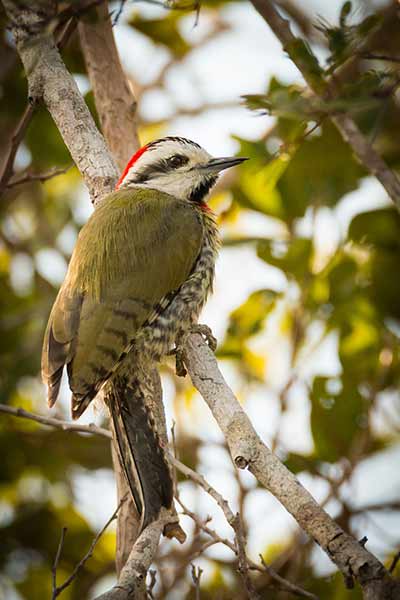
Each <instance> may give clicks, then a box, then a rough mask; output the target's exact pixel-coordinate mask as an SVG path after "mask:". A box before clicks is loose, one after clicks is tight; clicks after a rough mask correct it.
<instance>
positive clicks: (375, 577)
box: [185, 334, 400, 600]
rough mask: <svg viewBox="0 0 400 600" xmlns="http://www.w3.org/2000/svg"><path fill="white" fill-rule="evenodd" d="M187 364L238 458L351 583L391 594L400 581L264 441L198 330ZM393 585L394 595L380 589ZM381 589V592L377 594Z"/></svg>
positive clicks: (367, 591)
mask: <svg viewBox="0 0 400 600" xmlns="http://www.w3.org/2000/svg"><path fill="white" fill-rule="evenodd" d="M185 365H186V368H187V370H188V373H189V375H190V377H191V379H192V382H193V385H194V386H195V387H196V388H197V390H198V391H199V392H200V394H201V395H202V396H203V398H204V400H205V401H206V403H207V404H208V406H209V408H210V410H211V411H212V413H213V415H214V417H215V419H216V421H217V423H218V425H219V427H220V428H221V430H222V432H223V434H224V436H225V439H226V442H227V444H228V448H229V451H230V453H231V456H232V460H233V462H234V464H235V465H236V466H237V467H238V468H239V469H245V468H248V469H249V471H250V472H251V473H253V475H254V476H255V477H256V479H257V480H258V481H259V482H260V484H261V485H262V486H263V487H265V488H266V489H267V490H269V491H270V492H271V493H272V494H273V495H274V496H275V498H276V499H277V500H279V502H280V503H281V504H282V505H283V506H284V507H285V508H286V510H287V511H288V512H289V513H290V514H291V515H292V516H293V517H294V518H295V520H296V521H297V523H298V524H299V525H300V527H301V528H302V529H303V530H304V531H305V532H307V533H308V534H309V535H310V536H311V537H312V538H313V539H314V540H315V541H316V542H317V543H318V544H319V545H320V546H321V548H322V549H323V550H324V551H325V552H326V554H327V555H328V556H329V558H330V559H331V560H332V561H333V562H334V563H335V564H336V566H337V567H338V569H339V570H340V571H341V572H342V574H343V576H344V578H345V581H346V583H347V585H348V586H349V587H351V586H352V585H353V580H354V579H356V580H357V581H358V582H359V583H360V584H361V586H362V587H363V591H364V598H366V599H368V600H369V599H372V598H375V600H377V599H378V598H381V597H382V598H386V597H387V598H391V597H393V599H394V598H395V597H396V596H395V594H396V593H397V594H399V593H400V584H398V583H397V582H395V581H394V580H393V579H391V577H390V575H389V573H388V572H387V571H386V569H385V568H384V566H383V565H382V564H381V563H380V562H379V561H378V560H377V559H376V558H375V556H373V555H372V554H371V553H369V552H368V551H367V550H366V549H365V548H364V547H363V546H361V545H360V544H359V543H358V542H357V540H355V539H354V538H352V537H351V536H350V535H349V534H347V533H345V532H344V531H343V530H342V529H341V528H340V527H339V525H337V524H336V523H335V522H334V521H333V519H332V518H331V517H330V516H329V515H328V514H327V513H326V512H325V511H324V510H323V508H321V506H320V505H319V504H318V503H317V502H316V500H315V499H314V498H313V497H312V496H311V494H310V493H309V492H308V491H307V490H306V489H305V488H304V487H303V486H302V485H301V483H300V482H299V481H298V479H297V478H296V477H295V475H293V473H291V472H290V471H289V470H288V469H287V468H286V467H285V465H284V464H283V463H281V461H280V460H279V459H278V458H277V457H276V456H275V455H274V454H273V453H272V452H271V451H270V450H269V448H268V447H267V446H266V445H265V444H264V443H263V442H262V441H261V439H260V438H259V436H258V435H257V433H256V431H255V430H254V428H253V426H252V424H251V422H250V420H249V418H248V416H247V415H246V413H245V412H244V410H243V409H242V407H241V405H240V404H239V402H238V400H237V399H236V398H235V396H234V394H233V392H232V390H231V389H230V388H229V387H228V385H227V383H226V382H225V380H224V378H223V376H222V374H221V372H220V371H219V369H218V365H217V361H216V359H215V357H214V355H213V353H212V352H211V350H210V349H209V348H208V346H207V345H206V343H205V342H204V341H203V339H202V337H201V336H200V335H198V334H192V335H191V336H190V337H189V339H188V341H187V344H186V347H185ZM384 590H389V591H390V592H391V593H393V596H384V595H380V594H383V593H384ZM373 594H375V595H373Z"/></svg>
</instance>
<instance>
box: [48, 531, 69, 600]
mask: <svg viewBox="0 0 400 600" xmlns="http://www.w3.org/2000/svg"><path fill="white" fill-rule="evenodd" d="M66 533H67V528H66V527H63V528H62V530H61V537H60V542H59V544H58V548H57V553H56V557H55V559H54V563H53V566H52V569H51V574H52V585H53V591H52V596H51V599H52V600H55V598H57V596H58V593H57V568H58V563H59V562H60V558H61V553H62V549H63V547H64V540H65V535H66Z"/></svg>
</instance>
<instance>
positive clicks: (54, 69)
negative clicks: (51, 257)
mask: <svg viewBox="0 0 400 600" xmlns="http://www.w3.org/2000/svg"><path fill="white" fill-rule="evenodd" d="M3 4H4V7H5V9H6V11H7V13H8V16H9V18H10V21H11V23H12V31H13V34H14V38H15V42H16V45H17V49H18V52H19V55H20V57H21V60H22V62H23V65H24V68H25V73H26V74H27V77H28V85H29V99H30V101H31V102H33V103H36V102H44V104H45V105H46V107H47V109H48V110H49V112H50V114H51V116H52V117H53V119H54V122H55V124H56V125H57V127H58V129H59V131H60V133H61V135H62V137H63V139H64V142H65V144H66V146H67V147H68V150H69V151H70V153H71V156H72V158H73V160H74V162H75V164H76V165H77V167H78V169H79V170H80V172H81V173H82V176H83V177H84V180H85V183H86V185H87V187H88V189H89V193H90V196H91V198H92V201H93V203H94V204H96V202H98V201H99V200H100V199H101V198H102V197H103V196H104V195H105V194H107V193H109V192H110V191H111V190H112V189H113V188H114V186H115V182H116V179H117V176H118V172H117V169H116V166H115V163H114V160H113V158H112V156H111V155H110V153H109V152H108V149H107V146H106V144H105V141H104V138H103V136H102V135H101V134H100V132H99V131H98V129H97V127H96V125H95V123H94V121H93V119H92V116H91V114H90V112H89V109H88V108H87V106H86V104H85V102H84V100H83V98H82V96H81V94H80V93H79V90H78V87H77V85H76V83H75V81H74V79H73V77H72V76H71V75H70V73H69V72H68V71H67V69H66V67H65V65H64V63H63V61H62V60H61V57H60V54H59V52H58V50H57V47H56V45H55V43H54V40H53V37H52V35H51V32H50V28H49V27H45V28H43V27H41V19H43V13H42V12H40V13H39V14H38V11H37V12H35V8H34V7H33V8H30V9H29V10H26V9H25V8H20V7H19V6H18V3H14V2H13V1H12V0H4V1H3ZM32 4H33V3H32ZM24 6H28V5H27V4H24ZM42 8H43V6H42ZM88 150H89V151H88Z"/></svg>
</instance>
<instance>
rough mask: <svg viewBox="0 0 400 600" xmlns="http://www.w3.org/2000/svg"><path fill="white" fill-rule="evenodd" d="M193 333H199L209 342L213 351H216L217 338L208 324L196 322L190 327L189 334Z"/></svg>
mask: <svg viewBox="0 0 400 600" xmlns="http://www.w3.org/2000/svg"><path fill="white" fill-rule="evenodd" d="M191 333H199V334H200V335H201V336H202V337H203V338H204V339H205V341H206V342H207V344H208V347H209V348H210V350H212V351H213V352H215V351H216V349H217V338H216V337H215V336H214V335H213V332H212V331H211V329H210V327H209V326H208V325H200V324H199V323H195V324H194V325H192V326H191V328H190V329H189V332H188V334H191Z"/></svg>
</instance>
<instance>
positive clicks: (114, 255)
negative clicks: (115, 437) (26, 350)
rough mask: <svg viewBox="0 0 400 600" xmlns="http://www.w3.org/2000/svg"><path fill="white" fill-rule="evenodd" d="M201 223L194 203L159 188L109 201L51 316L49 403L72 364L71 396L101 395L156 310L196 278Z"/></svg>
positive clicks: (95, 217)
mask: <svg viewBox="0 0 400 600" xmlns="http://www.w3.org/2000/svg"><path fill="white" fill-rule="evenodd" d="M202 219H203V217H202V215H201V214H200V213H199V212H198V210H197V209H196V208H195V207H194V206H193V205H191V204H190V203H188V202H185V201H182V200H178V199H176V198H174V197H172V196H169V195H167V194H163V193H161V192H158V191H155V190H145V189H140V188H135V189H127V190H120V191H117V192H114V193H113V194H110V195H109V196H108V197H107V198H105V199H104V201H103V203H102V204H101V206H99V208H97V209H96V211H95V212H94V213H93V214H92V216H91V217H90V219H89V221H88V222H87V223H86V225H85V226H84V227H83V228H82V230H81V232H80V235H79V238H78V241H77V244H76V247H75V250H74V252H73V255H72V258H71V262H70V265H69V269H68V273H67V276H66V279H65V281H64V284H63V286H62V288H61V290H60V292H59V294H58V296H57V299H56V302H55V304H54V306H53V309H52V312H51V315H50V319H49V324H48V327H47V331H46V336H45V340H44V346H43V357H42V374H43V379H44V381H46V382H47V383H49V384H51V386H52V387H50V388H49V403H50V404H53V403H54V402H55V400H56V397H57V394H58V388H59V383H60V380H61V374H62V369H63V366H64V365H65V364H69V380H70V387H71V389H72V391H73V392H74V393H75V394H76V395H77V396H79V395H85V396H88V400H90V398H91V397H93V396H94V395H95V393H96V386H97V385H98V383H99V382H100V383H101V382H102V381H104V380H105V379H107V375H109V374H110V373H111V370H112V369H113V367H114V365H115V364H116V362H117V360H118V357H119V356H120V355H121V354H122V352H123V351H124V350H125V349H126V346H127V341H131V340H132V339H133V338H134V336H135V333H136V331H137V330H138V329H140V327H141V325H142V324H143V323H144V322H145V321H146V319H148V318H149V317H150V316H151V314H152V312H153V307H154V306H155V305H157V304H158V303H159V302H160V301H161V300H162V298H163V297H164V296H166V295H167V294H168V293H169V292H172V291H174V290H177V289H178V288H179V287H180V286H181V285H182V283H183V282H184V281H185V280H186V279H187V278H188V276H189V275H190V272H191V271H192V269H193V267H194V265H195V262H196V260H197V257H198V255H199V253H200V250H201V246H202V242H203V235H204V231H203V229H204V228H203V221H202ZM88 390H89V391H88Z"/></svg>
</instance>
